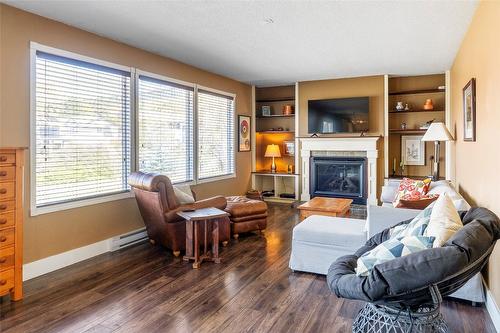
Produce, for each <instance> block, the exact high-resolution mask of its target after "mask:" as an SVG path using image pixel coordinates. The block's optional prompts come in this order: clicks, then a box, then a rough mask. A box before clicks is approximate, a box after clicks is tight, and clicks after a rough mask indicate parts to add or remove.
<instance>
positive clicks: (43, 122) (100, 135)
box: [32, 51, 131, 208]
mask: <svg viewBox="0 0 500 333" xmlns="http://www.w3.org/2000/svg"><path fill="white" fill-rule="evenodd" d="M34 74H35V82H34V85H35V86H34V90H35V111H34V117H35V124H34V132H33V134H32V135H34V136H35V137H34V140H35V141H34V144H35V147H32V149H35V152H36V153H35V159H36V161H35V164H34V165H35V170H34V173H33V175H34V176H33V177H34V181H35V196H34V201H35V202H34V204H35V206H36V207H37V208H38V207H43V206H47V205H53V204H57V203H64V202H69V201H75V200H80V199H89V198H93V197H98V196H104V195H110V194H116V193H122V192H125V191H127V176H128V174H129V173H130V153H131V144H130V73H129V72H126V71H122V70H118V69H114V68H110V67H106V66H102V65H96V64H94V63H90V62H85V61H80V60H74V59H69V58H66V57H62V56H57V55H53V54H49V53H44V52H40V51H37V52H36V60H35V73H34ZM32 204H33V203H32Z"/></svg>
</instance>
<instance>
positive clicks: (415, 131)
mask: <svg viewBox="0 0 500 333" xmlns="http://www.w3.org/2000/svg"><path fill="white" fill-rule="evenodd" d="M425 132H427V130H426V129H405V130H403V129H390V130H389V133H390V134H424V133H425Z"/></svg>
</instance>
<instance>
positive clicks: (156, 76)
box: [132, 69, 198, 185]
mask: <svg viewBox="0 0 500 333" xmlns="http://www.w3.org/2000/svg"><path fill="white" fill-rule="evenodd" d="M135 73H136V76H135V80H134V86H135V87H137V89H136V90H135V95H136V96H139V77H140V76H141V75H142V76H147V77H150V78H153V79H157V80H161V81H165V82H171V83H175V84H179V85H181V86H186V87H191V88H193V168H194V169H195V170H193V180H191V181H187V182H180V183H175V185H196V184H197V181H196V180H197V179H198V174H197V172H196V166H197V163H198V160H197V149H196V146H195V145H196V136H197V134H196V131H197V126H196V114H197V108H196V107H197V105H196V84H194V83H192V82H187V81H182V80H178V79H174V78H171V77H168V76H164V75H160V74H156V73H151V72H148V71H145V70H141V69H136V70H135ZM134 110H135V111H136V117H135V118H136V119H135V121H134V124H133V127H135V131H134V133H135V138H134V139H135V140H134V141H135V142H137V143H138V142H139V112H140V110H139V98H135V108H134ZM132 149H133V150H135V151H137V156H138V155H139V149H140V148H139V146H138V145H135V146H134V147H132ZM134 165H135V170H139V158H136V159H135V163H134Z"/></svg>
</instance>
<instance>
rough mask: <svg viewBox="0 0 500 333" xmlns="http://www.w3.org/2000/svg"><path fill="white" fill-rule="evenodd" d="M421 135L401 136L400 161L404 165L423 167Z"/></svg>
mask: <svg viewBox="0 0 500 333" xmlns="http://www.w3.org/2000/svg"><path fill="white" fill-rule="evenodd" d="M422 138H423V135H402V136H401V160H402V161H403V164H404V165H425V142H424V141H422Z"/></svg>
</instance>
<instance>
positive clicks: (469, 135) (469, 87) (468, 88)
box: [463, 78, 476, 141]
mask: <svg viewBox="0 0 500 333" xmlns="http://www.w3.org/2000/svg"><path fill="white" fill-rule="evenodd" d="M463 99H464V100H463V108H464V141H476V79H474V78H472V79H471V80H470V81H469V82H467V84H466V85H465V87H464V89H463Z"/></svg>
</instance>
